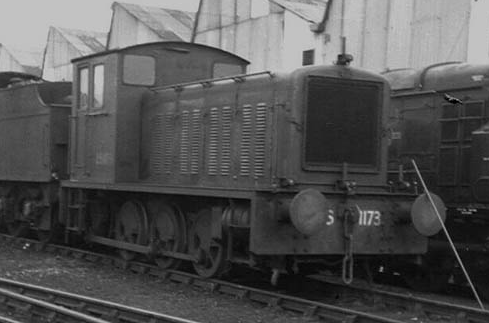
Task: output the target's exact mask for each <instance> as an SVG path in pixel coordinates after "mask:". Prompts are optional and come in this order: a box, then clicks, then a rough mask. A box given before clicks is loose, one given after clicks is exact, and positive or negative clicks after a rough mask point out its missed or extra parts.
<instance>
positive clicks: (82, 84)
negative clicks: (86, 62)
mask: <svg viewBox="0 0 489 323" xmlns="http://www.w3.org/2000/svg"><path fill="white" fill-rule="evenodd" d="M87 108H88V67H83V68H81V69H79V70H78V109H80V110H86V109H87Z"/></svg>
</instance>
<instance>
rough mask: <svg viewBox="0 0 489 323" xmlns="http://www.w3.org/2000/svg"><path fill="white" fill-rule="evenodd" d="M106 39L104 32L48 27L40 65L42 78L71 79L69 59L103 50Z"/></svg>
mask: <svg viewBox="0 0 489 323" xmlns="http://www.w3.org/2000/svg"><path fill="white" fill-rule="evenodd" d="M106 41H107V34H106V33H101V32H94V31H86V30H77V29H67V28H60V27H50V28H49V33H48V41H47V44H46V49H45V51H44V58H43V65H42V66H43V71H42V76H43V78H45V79H47V80H50V81H61V80H65V81H71V80H72V73H73V71H72V65H71V60H72V59H73V58H75V57H80V56H85V55H89V54H93V53H97V52H100V51H103V50H105V43H106Z"/></svg>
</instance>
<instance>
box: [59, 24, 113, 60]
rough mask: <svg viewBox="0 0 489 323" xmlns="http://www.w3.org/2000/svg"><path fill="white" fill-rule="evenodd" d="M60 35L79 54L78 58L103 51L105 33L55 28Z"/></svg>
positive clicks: (105, 38) (105, 40) (105, 39)
mask: <svg viewBox="0 0 489 323" xmlns="http://www.w3.org/2000/svg"><path fill="white" fill-rule="evenodd" d="M56 29H57V30H58V31H59V32H60V33H61V35H62V36H63V37H64V38H65V39H66V41H68V42H69V43H70V44H71V45H72V46H74V47H75V48H76V50H77V51H78V52H79V53H80V56H84V55H89V54H93V53H97V52H101V51H103V50H105V43H106V42H107V33H102V32H96V31H87V30H77V29H67V28H59V27H58V28H56Z"/></svg>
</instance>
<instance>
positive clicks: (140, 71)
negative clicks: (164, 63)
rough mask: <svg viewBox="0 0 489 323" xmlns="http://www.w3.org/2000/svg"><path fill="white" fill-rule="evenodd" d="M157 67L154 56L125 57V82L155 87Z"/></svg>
mask: <svg viewBox="0 0 489 323" xmlns="http://www.w3.org/2000/svg"><path fill="white" fill-rule="evenodd" d="M155 65H156V64H155V59H154V57H152V56H141V55H125V56H124V63H123V77H122V79H123V82H124V83H125V84H129V85H146V86H151V85H154V84H155V70H156V66H155Z"/></svg>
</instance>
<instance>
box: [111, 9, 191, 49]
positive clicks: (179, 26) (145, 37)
mask: <svg viewBox="0 0 489 323" xmlns="http://www.w3.org/2000/svg"><path fill="white" fill-rule="evenodd" d="M112 11H113V13H112V23H111V26H110V31H109V39H108V42H107V45H108V46H107V47H108V48H109V49H111V48H117V47H125V46H129V45H134V44H140V43H144V42H148V41H158V40H159V41H161V40H168V41H190V38H191V35H192V29H193V23H194V16H195V13H192V12H185V11H180V10H172V9H166V8H156V7H147V6H140V5H137V4H129V3H122V2H114V3H113V4H112Z"/></svg>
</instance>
